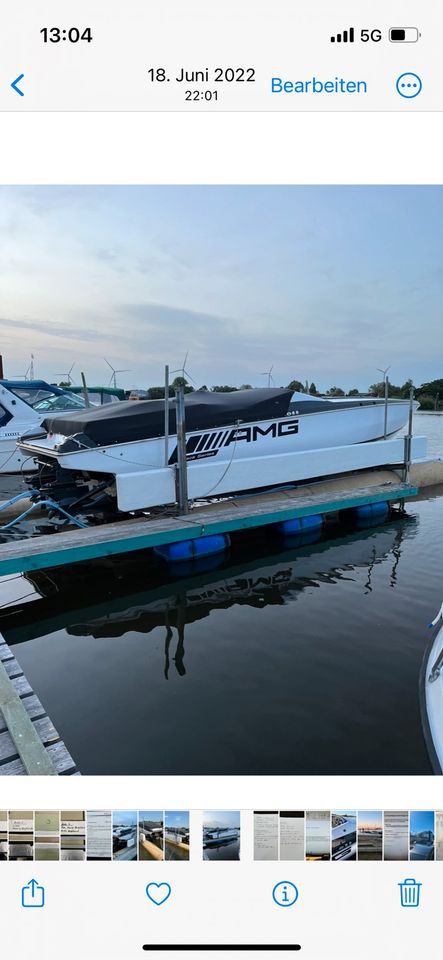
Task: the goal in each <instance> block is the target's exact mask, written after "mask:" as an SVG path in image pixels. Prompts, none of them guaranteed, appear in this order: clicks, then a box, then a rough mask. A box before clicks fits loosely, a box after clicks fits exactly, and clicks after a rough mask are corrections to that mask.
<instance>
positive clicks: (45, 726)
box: [0, 717, 60, 772]
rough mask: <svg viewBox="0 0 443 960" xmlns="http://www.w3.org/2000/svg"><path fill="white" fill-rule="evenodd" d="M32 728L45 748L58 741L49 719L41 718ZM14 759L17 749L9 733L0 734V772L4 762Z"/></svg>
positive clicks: (58, 738)
mask: <svg viewBox="0 0 443 960" xmlns="http://www.w3.org/2000/svg"><path fill="white" fill-rule="evenodd" d="M33 727H34V730H35V731H36V733H37V734H38V736H39V738H40V740H41V742H42V743H43V745H44V746H45V747H47V746H48V745H49V744H50V743H55V741H56V740H60V737H59V735H58V733H57V730H56V729H55V727H54V724H53V723H52V720H50V719H49V717H43V718H42V719H41V720H36V722H35V723H34V724H33ZM16 758H17V749H16V746H15V743H14V741H13V739H12V737H11V734H10V733H9V731H5V732H4V733H0V772H1V764H2V763H4V761H6V760H15V759H16Z"/></svg>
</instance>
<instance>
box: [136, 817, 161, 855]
mask: <svg viewBox="0 0 443 960" xmlns="http://www.w3.org/2000/svg"><path fill="white" fill-rule="evenodd" d="M164 843H165V825H164V819H163V812H162V811H161V810H155V811H153V810H149V811H148V810H141V811H140V812H139V815H138V858H139V860H164Z"/></svg>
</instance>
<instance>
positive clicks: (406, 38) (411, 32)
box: [389, 27, 421, 43]
mask: <svg viewBox="0 0 443 960" xmlns="http://www.w3.org/2000/svg"><path fill="white" fill-rule="evenodd" d="M419 37H421V33H420V31H419V30H417V27H391V29H390V31H389V39H390V41H391V43H417V40H418V39H419Z"/></svg>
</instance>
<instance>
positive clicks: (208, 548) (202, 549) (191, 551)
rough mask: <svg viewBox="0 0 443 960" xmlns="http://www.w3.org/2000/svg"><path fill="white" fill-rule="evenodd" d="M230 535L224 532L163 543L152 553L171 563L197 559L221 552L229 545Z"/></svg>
mask: <svg viewBox="0 0 443 960" xmlns="http://www.w3.org/2000/svg"><path fill="white" fill-rule="evenodd" d="M230 543H231V541H230V537H229V536H228V534H226V533H219V534H212V536H209V537H196V538H195V539H192V540H181V541H179V542H178V543H164V544H162V546H160V547H154V553H156V554H157V555H158V556H160V557H162V558H163V560H168V561H169V562H172V563H180V562H183V561H186V560H199V559H200V558H201V557H212V556H213V555H214V554H215V553H223V552H224V551H225V550H228V548H229V546H230Z"/></svg>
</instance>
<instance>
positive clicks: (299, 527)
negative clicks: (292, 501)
mask: <svg viewBox="0 0 443 960" xmlns="http://www.w3.org/2000/svg"><path fill="white" fill-rule="evenodd" d="M323 522H324V517H323V516H322V514H321V513H319V514H315V515H314V516H312V517H293V519H292V520H281V521H280V523H276V524H275V527H274V529H275V530H277V532H278V533H281V534H282V535H283V536H284V537H296V536H299V535H301V534H303V533H313V532H314V531H315V532H321V530H322V528H323Z"/></svg>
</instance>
